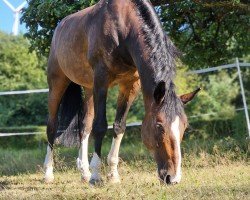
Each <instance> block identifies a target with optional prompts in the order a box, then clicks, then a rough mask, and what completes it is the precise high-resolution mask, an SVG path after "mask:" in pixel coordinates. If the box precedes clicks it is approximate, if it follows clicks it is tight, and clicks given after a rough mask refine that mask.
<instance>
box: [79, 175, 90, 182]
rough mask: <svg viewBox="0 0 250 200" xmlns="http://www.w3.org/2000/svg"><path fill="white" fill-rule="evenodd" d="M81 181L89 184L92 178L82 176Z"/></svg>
mask: <svg viewBox="0 0 250 200" xmlns="http://www.w3.org/2000/svg"><path fill="white" fill-rule="evenodd" d="M81 180H82V182H83V183H89V182H90V176H82V177H81Z"/></svg>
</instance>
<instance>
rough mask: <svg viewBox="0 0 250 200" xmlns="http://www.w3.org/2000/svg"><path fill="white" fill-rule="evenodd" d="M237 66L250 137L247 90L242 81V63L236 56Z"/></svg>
mask: <svg viewBox="0 0 250 200" xmlns="http://www.w3.org/2000/svg"><path fill="white" fill-rule="evenodd" d="M236 67H237V70H238V75H239V80H240V88H241V95H242V101H243V104H244V110H245V115H246V121H247V130H248V138H250V122H249V115H248V110H247V103H246V97H245V91H244V86H243V81H242V76H241V71H240V64H239V59H238V58H236Z"/></svg>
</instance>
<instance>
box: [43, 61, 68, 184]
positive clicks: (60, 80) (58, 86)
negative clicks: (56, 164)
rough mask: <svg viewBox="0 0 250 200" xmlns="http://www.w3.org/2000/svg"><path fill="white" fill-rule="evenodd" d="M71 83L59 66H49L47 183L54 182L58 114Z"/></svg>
mask: <svg viewBox="0 0 250 200" xmlns="http://www.w3.org/2000/svg"><path fill="white" fill-rule="evenodd" d="M69 83H70V81H69V79H68V78H67V77H66V76H65V75H64V74H63V72H62V71H61V70H60V68H59V66H58V65H51V64H50V62H49V65H48V84H49V97H48V111H49V117H48V122H47V138H48V146H47V154H46V157H45V161H44V168H45V176H44V181H45V182H46V183H50V182H53V180H54V175H53V145H54V139H55V134H56V131H57V112H58V108H59V105H60V101H61V99H62V96H63V94H64V92H65V90H66V89H67V87H68V85H69Z"/></svg>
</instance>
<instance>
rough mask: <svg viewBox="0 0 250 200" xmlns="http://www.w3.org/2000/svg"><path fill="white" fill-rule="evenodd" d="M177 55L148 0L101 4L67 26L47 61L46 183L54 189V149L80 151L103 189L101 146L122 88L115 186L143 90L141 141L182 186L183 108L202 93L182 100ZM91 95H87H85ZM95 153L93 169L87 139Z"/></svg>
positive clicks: (168, 179)
mask: <svg viewBox="0 0 250 200" xmlns="http://www.w3.org/2000/svg"><path fill="white" fill-rule="evenodd" d="M175 57H176V49H175V48H174V46H173V44H172V43H171V41H170V40H169V39H168V38H167V36H166V35H165V33H164V31H163V29H162V26H161V23H160V21H159V19H158V18H157V15H156V13H155V11H154V8H153V6H152V5H151V3H150V1H147V0H100V1H99V2H98V3H97V4H96V5H94V6H92V7H89V8H86V9H84V10H82V11H79V12H77V13H74V14H72V15H69V16H67V17H66V18H64V19H63V20H62V21H61V22H60V23H59V24H58V26H57V28H56V30H55V32H54V36H53V39H52V44H51V50H50V55H49V60H48V84H49V98H48V109H49V118H48V124H47V136H48V147H47V155H46V158H45V163H44V165H45V170H46V172H45V181H46V182H52V181H53V179H54V175H53V145H54V141H55V140H56V139H58V140H59V141H61V142H62V143H63V144H64V145H66V146H71V145H72V144H74V143H75V142H77V143H78V144H80V148H79V155H78V158H77V166H78V168H79V170H80V172H81V175H82V180H83V181H84V182H90V183H92V184H95V183H98V182H100V181H101V175H100V168H101V146H102V140H103V137H104V135H105V133H106V131H107V119H106V99H107V91H108V88H109V87H112V86H113V85H119V95H118V100H117V111H116V117H115V122H114V137H113V141H112V146H111V149H110V152H109V154H108V164H109V166H110V172H109V174H108V178H109V180H110V181H111V182H114V183H116V182H119V181H120V178H119V174H118V170H117V166H118V154H119V147H120V143H121V140H122V137H123V134H124V132H125V128H126V117H127V114H128V111H129V108H130V106H131V104H132V102H133V101H134V99H135V98H136V96H137V94H138V91H139V90H140V88H141V89H142V94H143V100H144V106H145V118H144V120H143V124H142V130H141V135H142V140H143V142H144V144H145V145H146V147H147V148H148V149H149V150H150V151H151V152H152V153H153V155H154V158H155V160H156V162H157V166H158V173H159V177H160V179H161V180H162V181H164V182H165V183H168V184H169V183H178V182H179V181H180V179H181V150H180V142H181V139H182V136H183V133H184V130H185V129H186V126H187V118H186V115H185V113H184V109H183V105H184V104H185V103H187V102H188V101H190V100H191V99H192V98H193V97H194V96H195V94H196V93H197V92H198V90H196V91H194V92H192V93H189V94H186V95H182V96H180V97H178V96H177V95H176V93H175V87H174V83H173V79H174V76H175V64H174V63H175ZM82 90H84V94H82ZM91 132H92V134H93V137H94V140H95V142H94V146H95V152H94V154H93V158H92V160H91V163H90V165H89V162H88V138H89V135H90V133H91Z"/></svg>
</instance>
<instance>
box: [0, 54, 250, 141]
mask: <svg viewBox="0 0 250 200" xmlns="http://www.w3.org/2000/svg"><path fill="white" fill-rule="evenodd" d="M234 67H235V68H236V69H237V70H238V76H239V81H240V86H241V94H242V100H243V105H244V108H241V109H240V110H244V111H245V116H246V122H247V128H248V135H249V138H250V122H249V115H248V108H247V104H246V99H245V92H244V86H243V82H242V75H241V71H240V67H250V63H239V61H238V58H236V62H235V63H231V64H227V65H221V66H218V67H210V68H205V69H200V70H194V71H190V72H187V74H202V73H208V72H213V71H218V70H221V69H229V68H234ZM48 91H49V89H37V90H24V91H6V92H0V96H6V95H17V94H33V93H47V92H48ZM209 114H211V113H207V114H205V115H209ZM194 117H198V116H191V118H194ZM140 125H141V122H134V123H130V124H128V125H127V127H130V126H140ZM112 127H113V126H108V129H112ZM41 133H42V132H26V133H0V137H6V136H17V135H34V134H41Z"/></svg>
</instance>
